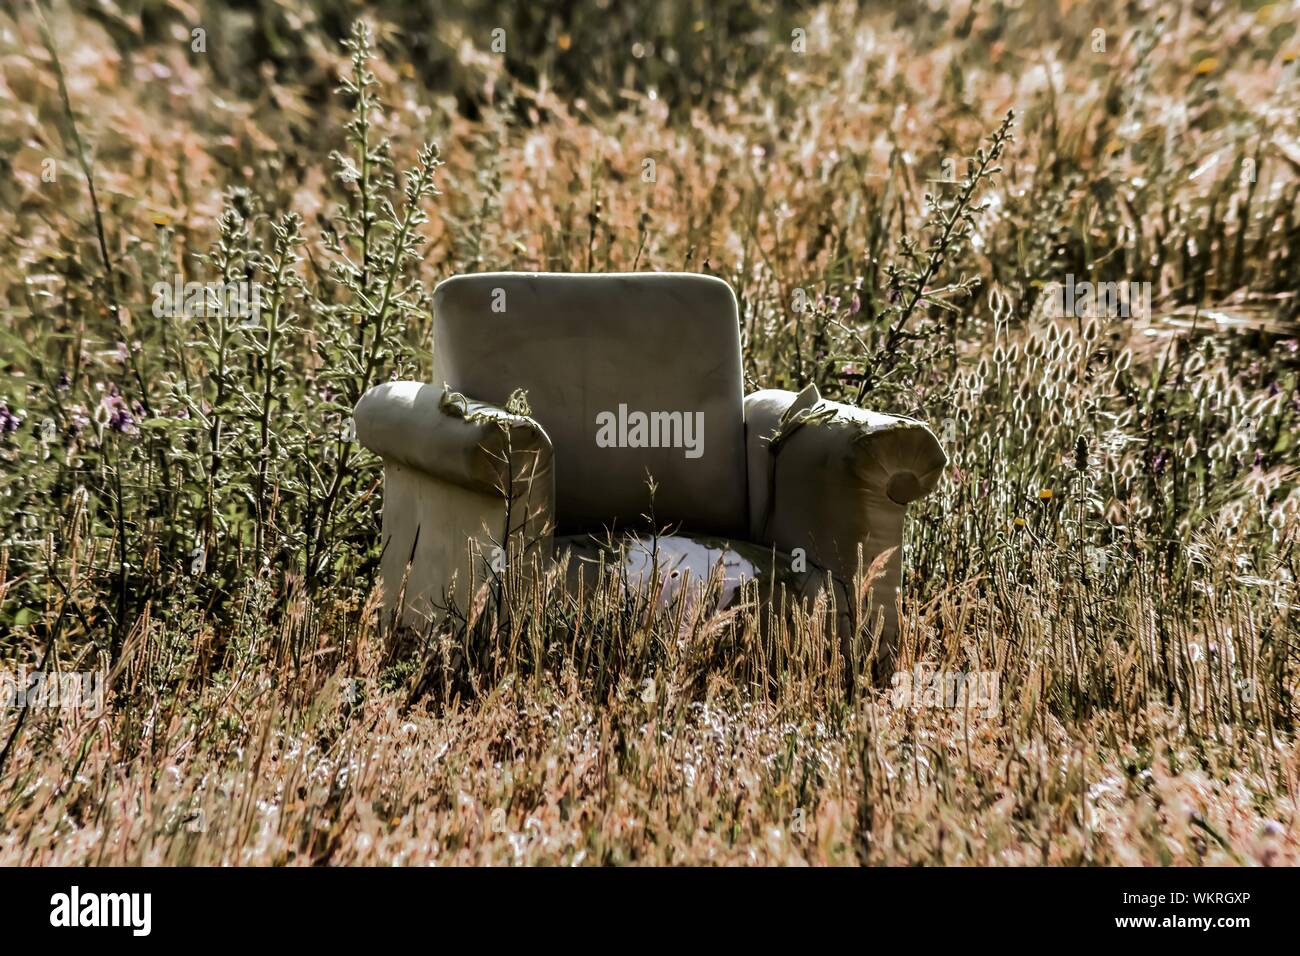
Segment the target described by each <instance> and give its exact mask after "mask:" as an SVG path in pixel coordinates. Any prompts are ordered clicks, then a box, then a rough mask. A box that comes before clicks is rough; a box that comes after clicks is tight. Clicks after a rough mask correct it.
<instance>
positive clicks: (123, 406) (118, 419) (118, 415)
mask: <svg viewBox="0 0 1300 956" xmlns="http://www.w3.org/2000/svg"><path fill="white" fill-rule="evenodd" d="M99 407H100V411H101V413H102V414H103V416H104V418H106V419H107V420H108V427H109V429H111V430H112V431H115V432H118V433H120V434H122V435H134V434H135V433H136V432H137V431H138V429H137V428H136V424H135V415H133V414H132V410H131V406H129V405H128V404H127V403H126V399H125V398H123V397H122V393H121V392H119V391H118V389H117V386H116V385H114V386H112V387H111V388H110V389H109V390H108V394H106V395H105V396H104V397H103V398H102V399H100V401H99ZM137 407H138V406H137Z"/></svg>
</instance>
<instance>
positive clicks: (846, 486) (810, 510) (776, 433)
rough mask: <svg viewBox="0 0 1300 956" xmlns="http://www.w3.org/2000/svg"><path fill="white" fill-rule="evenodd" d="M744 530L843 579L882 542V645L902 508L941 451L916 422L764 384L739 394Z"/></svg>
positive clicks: (877, 585)
mask: <svg viewBox="0 0 1300 956" xmlns="http://www.w3.org/2000/svg"><path fill="white" fill-rule="evenodd" d="M745 427H746V430H747V443H748V444H747V457H748V475H749V537H750V540H752V541H755V542H757V543H759V544H767V545H773V546H775V547H777V548H780V549H782V550H784V551H792V550H794V549H795V548H802V549H803V550H804V552H805V554H806V555H807V557H808V558H809V559H810V560H812V561H814V562H816V563H817V564H818V565H820V566H821V567H823V568H825V569H827V570H829V571H830V572H831V573H832V574H834V575H835V576H836V577H837V578H838V579H840V580H842V581H852V580H853V577H854V575H855V574H856V573H857V571H858V569H859V550H860V551H861V559H860V560H861V562H862V564H861V569H862V570H863V571H864V572H865V571H867V570H868V569H870V567H871V564H872V562H873V561H875V560H876V558H877V557H879V556H880V555H881V554H882V553H883V552H885V551H888V550H889V549H890V548H893V549H895V550H894V551H893V553H892V555H891V556H890V557H889V558H888V559H887V560H886V563H885V565H884V567H883V568H882V569H881V571H882V573H881V574H880V576H879V577H877V578H876V580H875V581H874V583H873V585H872V603H873V604H874V606H875V608H876V609H877V611H878V613H880V614H882V615H883V618H884V623H883V637H882V645H884V646H886V647H892V645H893V640H894V636H895V634H896V633H897V630H898V615H897V596H898V586H899V582H900V581H901V579H902V567H903V553H902V543H903V515H904V512H905V511H906V506H907V504H908V503H909V502H911V501H914V500H915V499H917V498H919V497H921V496H922V495H925V494H928V493H929V492H930V491H932V490H933V489H934V486H935V485H936V484H937V483H938V481H939V477H940V475H941V474H942V473H943V468H944V466H945V465H946V464H947V462H948V459H947V456H946V455H945V454H944V452H943V449H942V447H940V445H939V442H938V440H937V439H936V438H935V436H934V433H933V432H931V431H930V429H929V428H927V427H926V426H925V425H924V424H923V423H922V422H918V421H915V420H913V419H910V418H898V417H894V416H890V415H880V414H877V413H875V412H869V411H865V410H863V409H860V408H855V407H853V406H851V405H843V404H841V403H839V402H830V401H826V400H825V399H823V398H822V397H821V396H820V395H819V394H818V393H817V389H816V387H815V386H809V387H808V388H807V389H805V390H804V391H803V392H800V393H798V394H796V393H794V392H788V391H784V390H782V389H764V390H762V391H758V392H754V393H753V394H751V395H750V396H749V397H748V398H746V399H745Z"/></svg>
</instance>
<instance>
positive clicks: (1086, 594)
mask: <svg viewBox="0 0 1300 956" xmlns="http://www.w3.org/2000/svg"><path fill="white" fill-rule="evenodd" d="M1296 26H1297V17H1296V10H1295V8H1294V6H1293V5H1289V4H1286V3H1268V4H1265V3H1258V2H1247V0H1225V2H1215V3H1211V2H1191V3H1161V2H1153V0H1042V2H1034V0H1017V2H1010V0H988V2H981V3H971V2H967V0H955V2H952V3H947V2H916V3H897V4H895V3H883V4H866V5H860V4H857V3H853V2H844V0H827V2H806V3H779V2H775V0H751V2H744V3H742V2H736V0H713V2H704V0H676V2H670V0H649V2H646V3H640V4H617V3H614V2H612V0H564V2H560V3H556V4H552V5H536V6H535V5H532V4H519V5H515V6H514V7H512V8H511V9H508V10H507V9H505V8H503V7H502V6H501V5H497V4H488V3H483V2H477V0H453V2H450V3H434V2H432V0H418V2H411V3H402V2H397V0H392V2H379V3H372V4H366V5H362V4H360V3H356V2H352V0H315V2H304V0H286V2H283V3H278V4H274V5H273V4H259V3H249V4H238V5H236V4H231V5H229V6H227V5H226V4H220V3H216V2H212V0H116V2H102V3H95V4H89V3H68V2H63V0H56V2H50V3H46V2H40V3H36V2H32V0H21V2H18V3H15V4H13V5H10V6H6V7H5V8H4V9H3V10H0V501H2V502H3V507H0V671H4V672H10V673H12V672H16V671H18V670H19V669H20V668H25V669H26V671H29V672H37V671H39V672H44V673H49V674H57V673H65V672H66V673H76V672H93V673H98V674H102V675H103V680H104V687H105V702H104V707H103V710H102V712H98V713H84V712H83V713H76V712H68V711H61V710H55V709H48V708H40V707H21V706H10V707H7V708H6V709H4V710H0V864H7V865H14V864H23V865H33V864H37V865H39V864H105V865H107V864H117V865H133V864H240V865H355V864H364V865H389V864H428V863H436V864H501V865H509V864H533V863H537V864H553V865H591V864H709V865H722V864H795V865H859V864H862V865H898V864H931V865H1023V864H1030V865H1040V864H1053V865H1180V866H1181V865H1189V866H1195V865H1222V864H1228V865H1234V864H1236V865H1289V864H1295V863H1296V862H1298V861H1300V804H1298V802H1297V801H1300V755H1298V753H1297V747H1296V721H1297V716H1298V713H1297V698H1296V695H1297V692H1298V691H1300V646H1298V644H1297V641H1298V638H1300V634H1298V628H1297V621H1298V620H1300V595H1298V594H1297V586H1296V581H1297V576H1298V575H1300V567H1298V566H1297V565H1298V563H1300V553H1298V552H1297V543H1298V541H1300V490H1298V488H1297V480H1298V479H1300V448H1298V447H1297V434H1298V429H1300V391H1298V390H1297V385H1298V378H1300V302H1298V301H1297V296H1296V293H1297V290H1300V207H1298V205H1297V198H1298V196H1300V75H1298V74H1300V64H1298V63H1297V59H1298V58H1300V36H1297V32H1296ZM505 269H518V270H548V271H578V272H582V271H618V270H659V271H678V270H680V271H692V272H704V273H709V274H712V275H717V276H719V277H721V278H723V279H725V280H727V281H728V282H730V283H731V284H732V286H733V287H734V289H735V290H736V295H737V298H738V300H739V303H740V307H741V333H742V341H743V345H744V366H745V376H746V381H747V384H748V385H749V386H751V387H755V388H757V387H786V388H794V389H798V388H801V387H803V386H805V385H807V384H808V383H816V384H817V386H818V387H819V389H820V390H821V392H822V394H823V395H825V396H827V397H829V398H834V399H836V400H840V401H845V402H850V403H853V404H857V405H861V406H862V407H865V408H871V409H875V410H879V411H887V412H893V413H899V414H907V415H914V416H917V417H920V418H923V419H925V420H926V421H928V422H930V423H931V424H932V425H933V427H934V428H935V431H936V433H937V434H939V435H940V437H941V439H942V440H943V441H944V444H945V446H946V447H947V449H948V452H949V456H950V459H951V463H950V466H949V469H948V472H947V474H946V476H945V477H944V479H943V481H942V484H941V485H940V488H939V490H938V491H937V492H936V493H935V494H933V495H932V496H930V497H929V498H926V499H924V500H922V501H921V502H918V503H917V504H916V505H914V506H913V507H912V509H911V514H910V520H909V525H908V531H907V541H906V548H905V555H906V557H905V580H904V586H903V597H902V601H903V603H902V617H901V638H900V647H899V651H898V655H897V662H896V663H897V667H898V668H899V670H900V672H902V673H905V674H909V675H914V676H915V677H916V678H917V679H918V680H919V681H920V682H925V681H926V680H928V679H929V676H930V675H933V674H948V673H954V672H960V673H980V674H991V675H996V679H997V696H996V706H991V707H982V708H979V709H974V708H971V707H963V706H944V704H946V703H951V702H950V701H946V700H938V699H935V700H927V699H926V698H925V697H924V696H922V697H921V698H914V699H907V700H901V701H900V699H899V696H898V694H897V693H895V690H896V688H895V687H891V686H890V684H889V683H888V682H886V683H884V684H881V683H877V682H874V681H873V680H872V679H871V677H870V675H869V673H867V672H865V671H864V670H863V669H862V668H855V667H854V666H852V665H851V664H850V663H848V662H846V661H845V659H843V658H842V657H840V656H838V655H835V654H828V653H827V643H828V642H827V637H826V634H825V633H824V631H823V630H822V629H821V628H820V626H819V625H818V623H817V621H816V620H815V618H814V617H813V616H811V615H810V616H807V617H802V618H801V617H798V616H796V618H795V619H794V620H793V621H789V622H783V623H781V624H780V625H779V626H775V627H765V626H763V622H762V621H761V620H760V617H761V614H760V612H759V611H758V610H757V609H756V608H754V607H741V608H739V609H733V610H730V611H724V612H720V613H708V612H707V605H704V606H703V607H704V610H703V611H702V612H701V613H698V614H694V615H686V614H685V613H684V611H683V609H682V608H681V607H667V608H663V607H660V606H658V605H657V604H656V603H655V602H653V601H648V600H644V599H640V598H637V597H636V596H634V595H629V594H628V593H627V592H626V590H625V589H623V588H621V587H620V586H619V582H618V581H617V580H609V581H606V582H602V584H601V586H600V588H599V589H598V591H597V592H596V594H595V596H594V597H593V598H592V599H591V600H588V601H585V602H581V603H579V602H575V601H574V600H573V599H572V598H571V597H570V596H569V595H568V594H567V593H566V591H565V590H564V589H563V588H562V587H560V586H559V582H558V580H557V578H556V576H555V575H552V576H551V577H549V578H546V577H544V578H542V579H540V580H533V581H529V582H516V583H515V584H514V585H513V586H511V587H510V588H503V589H502V593H500V594H499V595H497V600H495V601H479V602H477V603H476V604H475V605H474V606H473V607H471V608H469V609H467V611H466V614H465V616H464V617H463V618H462V619H460V620H457V621H453V622H451V623H449V624H448V626H446V627H445V628H442V629H441V630H439V631H437V632H435V633H430V634H426V635H423V636H421V637H420V638H419V639H418V640H407V641H394V640H391V639H390V634H391V632H390V631H389V630H388V629H386V628H385V622H384V621H383V620H382V615H381V612H380V595H379V592H378V577H377V571H378V560H379V546H380V541H379V532H378V528H379V515H380V512H381V508H382V494H383V487H382V476H381V468H380V463H379V461H378V459H377V458H376V457H375V456H374V455H372V454H371V453H369V452H367V451H366V450H365V449H363V448H362V447H360V446H359V445H358V444H357V442H356V441H355V439H354V436H353V432H352V429H351V422H350V414H351V409H352V407H353V405H354V404H355V402H356V400H357V398H358V397H359V396H360V395H361V394H362V393H363V392H364V391H365V390H366V389H367V388H368V387H370V386H371V385H373V384H375V383H377V382H382V381H385V380H387V379H389V378H391V377H398V378H417V379H423V380H428V378H429V375H430V345H431V343H430V328H431V319H430V314H429V300H430V291H431V290H432V288H433V286H434V284H435V283H436V282H437V281H439V280H440V279H442V278H445V277H448V276H451V275H455V274H459V273H464V272H477V271H487V270H505ZM1081 283H1091V284H1093V285H1097V286H1099V285H1101V284H1109V283H1114V284H1116V288H1118V286H1119V284H1122V285H1123V288H1124V289H1125V290H1127V289H1129V288H1136V289H1141V290H1143V292H1144V294H1143V295H1139V296H1130V295H1128V294H1127V293H1125V295H1124V296H1123V298H1122V300H1117V299H1115V298H1114V297H1109V296H1105V295H1096V296H1094V295H1091V291H1090V294H1089V295H1088V296H1087V298H1088V300H1089V301H1088V302H1087V303H1086V305H1087V306H1088V307H1086V308H1075V305H1076V304H1077V303H1078V301H1079V300H1078V297H1076V296H1075V295H1074V291H1073V290H1076V289H1077V288H1078V287H1079V285H1080V284H1081ZM190 284H193V285H192V286H190ZM1133 284H1136V285H1133ZM1067 285H1068V287H1069V288H1070V289H1071V290H1072V292H1071V295H1070V296H1069V297H1068V299H1067V298H1066V297H1064V296H1061V295H1059V294H1058V290H1060V289H1062V288H1064V287H1066V286H1067ZM187 287H188V288H187ZM254 287H255V288H256V290H257V293H256V295H257V299H258V301H257V305H256V308H255V309H253V310H251V314H239V313H240V310H239V309H233V308H220V307H214V305H213V303H214V302H216V303H218V304H219V303H221V302H226V303H231V302H239V303H243V304H244V305H245V306H247V304H248V300H249V298H250V289H251V288H254ZM1148 296H1149V298H1147V297H1148ZM1121 302H1122V304H1123V305H1124V306H1125V308H1123V309H1119V308H1116V307H1115V306H1117V305H1119V304H1121ZM1146 302H1149V303H1150V304H1149V307H1148V306H1146V305H1145V303H1146ZM1065 303H1068V305H1069V307H1068V308H1062V305H1063V304H1065ZM1134 303H1143V305H1142V306H1141V307H1139V308H1128V307H1127V306H1129V305H1132V304H1134ZM1108 306H1109V307H1108ZM243 311H244V313H250V310H249V309H247V308H245V309H244V310H243ZM809 493H816V490H815V489H809Z"/></svg>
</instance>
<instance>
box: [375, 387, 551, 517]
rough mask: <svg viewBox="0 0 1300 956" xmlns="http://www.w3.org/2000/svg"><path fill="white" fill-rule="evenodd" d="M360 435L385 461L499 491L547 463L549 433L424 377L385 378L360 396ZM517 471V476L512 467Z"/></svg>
mask: <svg viewBox="0 0 1300 956" xmlns="http://www.w3.org/2000/svg"><path fill="white" fill-rule="evenodd" d="M353 419H354V421H355V422H356V427H357V440H358V441H360V442H361V444H362V445H364V446H365V447H366V448H369V449H370V450H371V451H373V452H375V453H376V454H378V455H379V456H381V457H382V458H384V459H385V460H387V461H394V462H398V463H399V464H402V465H405V466H407V467H408V468H414V469H416V470H417V471H421V472H424V473H425V474H426V475H429V476H431V477H434V478H440V479H442V480H443V481H449V482H452V483H454V484H457V485H460V486H462V487H465V488H471V489H474V490H476V491H486V492H494V491H495V492H504V489H506V488H507V487H508V485H507V484H506V482H507V475H508V474H509V473H510V471H511V462H512V461H513V464H514V471H515V472H516V473H517V472H518V471H519V470H520V466H521V464H523V465H527V466H528V467H530V468H531V470H532V471H533V475H534V480H536V479H537V477H540V476H541V475H544V474H545V475H549V474H550V473H551V469H552V449H551V440H550V438H549V437H548V436H547V434H546V431H545V430H544V429H543V428H542V426H541V425H539V424H538V423H537V422H536V421H534V420H533V419H531V418H529V417H527V416H525V415H512V414H510V413H509V412H507V411H505V409H502V408H498V407H497V406H495V405H489V404H488V403H486V402H479V401H475V400H473V399H470V398H466V397H465V396H463V395H459V394H457V393H456V392H452V391H450V390H448V389H446V388H445V387H443V388H439V387H438V386H435V385H426V384H424V383H423V382H385V383H384V384H382V385H376V386H375V387H374V388H372V389H370V391H368V392H366V394H364V395H362V396H361V401H359V402H357V407H356V410H355V411H354V412H353ZM514 477H516V478H517V477H518V475H517V474H516V475H515V476H514Z"/></svg>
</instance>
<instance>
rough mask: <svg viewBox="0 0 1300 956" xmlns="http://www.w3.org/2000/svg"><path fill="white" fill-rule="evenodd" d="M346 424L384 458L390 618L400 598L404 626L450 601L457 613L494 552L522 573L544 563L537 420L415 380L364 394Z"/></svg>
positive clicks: (548, 505) (544, 492) (549, 518)
mask: <svg viewBox="0 0 1300 956" xmlns="http://www.w3.org/2000/svg"><path fill="white" fill-rule="evenodd" d="M354 420H355V422H356V427H357V437H358V438H359V439H360V440H361V442H362V444H364V445H365V446H366V447H368V448H370V449H372V450H374V451H376V452H378V453H379V454H381V455H382V456H383V457H384V526H383V532H382V533H383V543H384V545H383V546H384V553H383V559H382V561H381V566H380V574H381V575H382V577H383V580H384V601H385V607H386V609H387V610H388V611H390V612H391V611H392V610H393V609H394V608H395V607H396V606H397V602H398V601H399V599H400V600H402V602H403V619H404V620H405V622H406V623H408V624H411V625H419V624H423V623H425V622H428V621H430V620H433V619H434V618H436V617H437V616H438V614H439V612H440V611H441V609H443V608H445V607H446V606H447V604H448V602H449V601H450V600H455V601H456V602H457V603H458V605H459V606H460V607H461V608H464V607H465V606H466V602H467V600H468V598H469V590H468V589H469V587H470V583H471V579H472V580H475V581H482V580H484V578H485V576H486V575H488V574H489V573H490V571H491V562H492V560H493V555H494V549H500V552H499V557H500V558H506V557H508V558H509V559H513V560H517V561H518V560H521V559H522V562H523V564H524V566H525V568H526V567H528V566H529V565H530V564H531V562H532V560H533V558H534V556H536V555H539V554H541V555H547V556H549V554H550V552H551V528H552V527H553V522H554V513H555V474H554V470H553V469H552V461H553V454H552V449H551V442H550V439H549V438H548V437H547V435H546V432H545V431H544V430H543V429H542V427H541V426H540V425H538V424H537V422H536V421H534V420H533V419H531V418H527V417H524V416H519V415H510V414H507V413H506V412H505V411H504V410H503V409H501V408H498V407H496V406H493V405H489V404H486V403H484V402H477V401H473V400H469V399H466V398H465V397H464V396H457V395H454V394H447V393H446V392H444V390H443V389H442V388H439V387H435V386H433V385H423V384H421V383H419V382H386V383H384V384H383V385H378V386H376V387H375V388H372V389H371V390H370V391H368V392H366V394H365V395H363V396H362V398H361V401H360V402H358V403H357V407H356V411H355V412H354ZM408 565H409V568H410V571H409V576H408V572H407V568H408Z"/></svg>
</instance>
